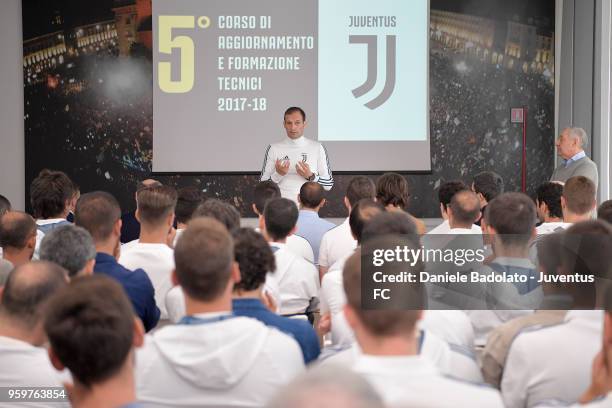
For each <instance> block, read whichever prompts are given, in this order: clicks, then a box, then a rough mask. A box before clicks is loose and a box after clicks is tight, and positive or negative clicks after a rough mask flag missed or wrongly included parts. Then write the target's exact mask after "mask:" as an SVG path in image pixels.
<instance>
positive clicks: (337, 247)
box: [319, 218, 357, 268]
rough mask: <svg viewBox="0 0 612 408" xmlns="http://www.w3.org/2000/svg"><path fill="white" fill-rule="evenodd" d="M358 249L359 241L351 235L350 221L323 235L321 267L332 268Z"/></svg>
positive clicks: (320, 256)
mask: <svg viewBox="0 0 612 408" xmlns="http://www.w3.org/2000/svg"><path fill="white" fill-rule="evenodd" d="M355 248H357V240H355V239H354V238H353V235H352V234H351V226H350V225H349V219H348V218H347V219H345V220H344V221H343V222H342V224H340V225H338V226H337V227H334V228H332V229H330V230H329V231H327V232H326V233H325V234H323V238H321V247H320V248H319V266H323V267H325V268H329V267H331V266H332V265H333V264H334V263H335V262H336V261H338V260H339V259H341V258H343V257H345V256H347V255H350V254H351V253H353V251H354V250H355Z"/></svg>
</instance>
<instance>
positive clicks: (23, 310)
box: [0, 261, 91, 407]
mask: <svg viewBox="0 0 612 408" xmlns="http://www.w3.org/2000/svg"><path fill="white" fill-rule="evenodd" d="M67 283H68V273H67V272H66V271H65V270H64V269H63V268H61V267H59V266H57V265H55V264H53V263H51V262H44V261H39V262H30V263H27V264H24V265H21V266H18V267H17V268H15V270H14V271H13V272H12V273H11V274H10V276H9V278H8V280H7V281H6V285H5V286H4V291H3V293H2V296H1V298H0V367H2V368H1V369H0V387H13V388H14V387H28V388H31V387H61V386H62V380H63V379H64V378H63V377H62V375H60V373H58V372H57V371H55V370H54V369H53V367H52V366H51V363H50V362H49V357H48V356H47V351H46V350H45V348H44V347H43V345H44V344H45V343H46V340H47V339H46V336H45V333H44V330H43V315H44V313H45V311H46V308H47V305H48V301H49V299H50V298H51V296H52V295H53V294H54V293H55V292H57V291H58V290H59V289H61V288H62V287H64V286H66V284H67ZM89 346H91V345H89ZM0 405H1V404H0ZM17 405H19V406H27V407H48V406H49V404H48V403H44V402H40V403H35V402H30V403H24V404H23V405H22V404H17ZM68 405H69V404H67V403H65V404H61V405H57V404H54V406H68ZM5 406H6V405H5Z"/></svg>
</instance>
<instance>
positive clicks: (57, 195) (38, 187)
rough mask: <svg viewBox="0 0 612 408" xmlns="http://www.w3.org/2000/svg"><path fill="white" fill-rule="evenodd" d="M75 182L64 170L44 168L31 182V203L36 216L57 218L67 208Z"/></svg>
mask: <svg viewBox="0 0 612 408" xmlns="http://www.w3.org/2000/svg"><path fill="white" fill-rule="evenodd" d="M73 195H74V183H73V182H72V180H70V177H68V176H67V175H66V173H64V172H63V171H54V170H48V169H44V170H42V171H41V172H40V173H39V174H38V177H36V178H35V179H34V180H32V184H30V205H31V206H32V211H33V212H34V217H36V218H42V219H47V218H55V217H59V216H61V215H62V213H63V212H64V211H65V210H66V203H67V202H68V201H69V200H70V199H71V198H72V197H73Z"/></svg>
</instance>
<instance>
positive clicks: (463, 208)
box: [450, 190, 480, 225]
mask: <svg viewBox="0 0 612 408" xmlns="http://www.w3.org/2000/svg"><path fill="white" fill-rule="evenodd" d="M450 208H451V210H452V212H453V219H454V220H455V221H456V222H458V223H459V224H461V225H470V224H472V223H473V222H474V221H476V220H478V217H479V216H480V201H479V200H478V196H477V195H476V193H474V192H473V191H470V190H461V191H458V192H457V193H456V194H455V195H454V196H453V198H452V199H451V202H450Z"/></svg>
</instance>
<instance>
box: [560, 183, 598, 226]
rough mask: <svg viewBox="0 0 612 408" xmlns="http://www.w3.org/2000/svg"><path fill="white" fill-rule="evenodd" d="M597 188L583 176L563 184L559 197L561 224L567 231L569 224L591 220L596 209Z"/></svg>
mask: <svg viewBox="0 0 612 408" xmlns="http://www.w3.org/2000/svg"><path fill="white" fill-rule="evenodd" d="M596 194H597V187H596V186H595V184H593V182H592V181H591V180H589V179H588V178H586V177H584V176H576V177H572V178H570V179H569V180H567V181H566V182H565V185H564V186H563V194H562V195H561V209H562V211H563V222H564V224H565V225H564V226H565V228H566V229H567V228H568V227H569V226H570V225H571V224H575V223H577V222H581V221H588V220H590V219H591V216H592V214H593V210H595V208H597V198H596Z"/></svg>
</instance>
